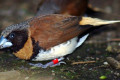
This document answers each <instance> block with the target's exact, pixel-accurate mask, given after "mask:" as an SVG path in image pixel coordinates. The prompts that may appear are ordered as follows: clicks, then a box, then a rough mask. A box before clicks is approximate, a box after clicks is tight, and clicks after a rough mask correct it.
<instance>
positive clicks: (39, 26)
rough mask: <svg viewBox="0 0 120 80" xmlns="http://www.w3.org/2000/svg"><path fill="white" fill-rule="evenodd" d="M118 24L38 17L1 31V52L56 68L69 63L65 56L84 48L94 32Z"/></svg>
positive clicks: (84, 19) (39, 64)
mask: <svg viewBox="0 0 120 80" xmlns="http://www.w3.org/2000/svg"><path fill="white" fill-rule="evenodd" d="M118 22H120V21H119V20H111V21H108V20H102V19H98V18H91V17H83V16H71V15H62V14H48V15H42V16H35V17H33V18H30V19H28V20H26V21H23V22H20V23H18V24H13V25H10V26H8V27H6V28H5V29H4V30H3V31H2V32H1V36H0V49H5V48H9V49H11V51H12V52H13V54H14V55H15V56H16V57H18V58H20V59H24V60H31V61H47V60H52V61H50V62H48V63H46V64H42V63H37V64H32V63H30V65H32V66H36V67H41V68H47V67H54V66H58V65H60V64H61V63H65V62H64V61H63V60H64V56H66V55H68V54H71V53H72V52H73V51H74V50H76V48H78V47H79V46H81V45H82V43H84V42H85V40H86V39H87V37H88V36H89V34H90V32H92V31H94V30H95V29H98V28H100V27H103V26H105V25H108V24H113V23H118Z"/></svg>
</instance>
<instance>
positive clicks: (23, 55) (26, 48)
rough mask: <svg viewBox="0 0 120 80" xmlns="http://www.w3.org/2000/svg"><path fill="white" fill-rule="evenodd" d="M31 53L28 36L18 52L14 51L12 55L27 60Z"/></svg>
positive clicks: (30, 41)
mask: <svg viewBox="0 0 120 80" xmlns="http://www.w3.org/2000/svg"><path fill="white" fill-rule="evenodd" d="M32 54H33V46H32V40H31V38H30V37H28V40H27V42H26V43H25V45H24V47H23V48H22V49H20V50H19V51H18V52H16V53H14V55H15V56H16V57H18V58H20V59H25V60H28V59H30V58H31V56H32Z"/></svg>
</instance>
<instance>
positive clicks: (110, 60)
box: [107, 57, 120, 69]
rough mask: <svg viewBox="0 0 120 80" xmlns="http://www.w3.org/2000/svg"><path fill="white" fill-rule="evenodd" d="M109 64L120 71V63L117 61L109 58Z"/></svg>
mask: <svg viewBox="0 0 120 80" xmlns="http://www.w3.org/2000/svg"><path fill="white" fill-rule="evenodd" d="M107 62H108V63H109V64H110V65H111V66H113V67H114V68H116V69H120V63H119V62H118V61H117V60H116V59H114V58H112V57H107Z"/></svg>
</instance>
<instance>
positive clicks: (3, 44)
mask: <svg viewBox="0 0 120 80" xmlns="http://www.w3.org/2000/svg"><path fill="white" fill-rule="evenodd" d="M12 45H13V44H12V43H11V42H10V41H8V40H7V39H6V38H4V37H3V36H1V38H0V49H3V48H7V47H11V46H12Z"/></svg>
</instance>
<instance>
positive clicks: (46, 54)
mask: <svg viewBox="0 0 120 80" xmlns="http://www.w3.org/2000/svg"><path fill="white" fill-rule="evenodd" d="M87 37H88V34H87V35H85V36H83V37H82V38H81V39H80V40H79V42H77V40H78V37H75V38H73V39H71V40H69V41H67V42H65V43H62V44H59V45H57V46H54V47H52V48H51V49H50V50H47V51H44V50H40V51H39V53H38V55H37V56H36V57H35V58H34V59H32V60H33V61H45V60H51V59H55V58H59V57H63V56H65V55H68V54H70V53H72V52H73V51H74V50H75V49H76V48H77V47H79V46H80V45H81V44H82V43H83V42H84V41H85V40H86V38H87Z"/></svg>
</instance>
